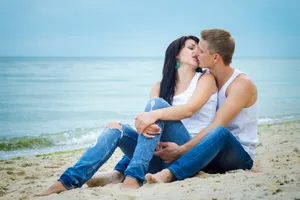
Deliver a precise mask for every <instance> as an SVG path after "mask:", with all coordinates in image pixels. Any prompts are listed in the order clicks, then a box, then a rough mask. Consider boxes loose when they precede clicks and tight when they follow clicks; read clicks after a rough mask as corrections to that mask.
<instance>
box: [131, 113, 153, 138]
mask: <svg viewBox="0 0 300 200" xmlns="http://www.w3.org/2000/svg"><path fill="white" fill-rule="evenodd" d="M156 121H157V117H156V116H155V115H154V113H153V112H144V113H142V114H140V115H138V116H137V117H136V118H135V128H136V130H137V132H139V133H144V132H145V129H146V128H147V127H148V126H149V125H150V124H153V123H154V122H156Z"/></svg>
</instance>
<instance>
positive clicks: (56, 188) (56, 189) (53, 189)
mask: <svg viewBox="0 0 300 200" xmlns="http://www.w3.org/2000/svg"><path fill="white" fill-rule="evenodd" d="M66 190H67V188H66V187H65V186H64V185H63V184H62V182H60V181H57V182H56V183H54V184H53V185H51V186H50V187H49V188H48V189H47V190H45V191H44V192H42V193H39V194H35V195H34V196H35V197H40V196H48V195H50V194H54V193H60V192H63V191H66Z"/></svg>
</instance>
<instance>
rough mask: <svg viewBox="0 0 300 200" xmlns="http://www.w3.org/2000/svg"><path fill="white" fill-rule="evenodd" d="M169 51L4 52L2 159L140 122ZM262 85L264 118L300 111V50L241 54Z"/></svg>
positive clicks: (77, 144) (0, 61)
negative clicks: (298, 53)
mask: <svg viewBox="0 0 300 200" xmlns="http://www.w3.org/2000/svg"><path fill="white" fill-rule="evenodd" d="M162 66H163V58H132V57H130V58H127V57H107V58H105V57H103V58H94V57H82V58H73V57H72V58H63V57H0V160H3V159H10V158H14V157H18V156H27V155H37V154H45V153H51V152H56V151H66V150H74V149H80V148H84V147H88V146H89V145H90V144H91V143H93V141H94V140H96V139H97V137H98V135H99V134H100V133H101V130H102V129H103V127H104V126H105V125H106V124H107V122H110V121H120V122H124V123H127V124H131V125H133V123H134V117H135V116H136V115H137V114H139V113H140V112H142V111H143V109H144V106H145V105H146V102H147V100H148V99H149V93H150V90H151V88H152V86H153V84H154V83H156V82H157V81H159V80H160V79H161V71H162ZM232 66H233V67H234V68H237V69H240V70H241V71H243V72H245V73H246V74H248V75H249V76H250V77H251V78H252V79H253V81H254V82H255V83H256V85H257V87H258V92H259V98H258V108H259V123H260V124H266V123H267V124H272V123H277V122H284V121H292V120H296V119H300V89H299V86H300V58H293V59H290V58H234V60H233V63H232Z"/></svg>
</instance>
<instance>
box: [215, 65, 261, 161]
mask: <svg viewBox="0 0 300 200" xmlns="http://www.w3.org/2000/svg"><path fill="white" fill-rule="evenodd" d="M241 73H242V72H240V71H239V70H237V69H236V70H234V72H233V74H232V76H231V77H230V78H229V80H228V81H227V82H226V83H225V84H224V85H223V87H222V88H221V89H220V90H219V94H218V108H220V107H221V106H222V104H223V103H224V101H225V100H226V90H227V88H228V86H229V85H230V84H231V83H232V81H233V80H234V79H235V78H236V77H237V76H238V75H239V74H241ZM256 103H257V102H255V103H254V104H253V105H252V106H250V107H248V108H243V109H242V111H241V112H240V113H239V114H238V115H237V116H236V117H235V118H234V119H233V120H232V121H231V122H230V124H229V125H228V126H227V127H226V128H227V129H228V130H229V131H230V132H231V133H232V134H233V135H234V136H235V137H236V139H237V140H238V141H239V142H240V143H241V145H242V146H243V148H244V149H245V151H246V152H247V153H248V154H249V155H250V157H251V158H252V160H254V156H255V153H256V145H257V143H258V135H257V118H258V116H257V105H256Z"/></svg>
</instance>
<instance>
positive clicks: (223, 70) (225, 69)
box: [210, 65, 234, 91]
mask: <svg viewBox="0 0 300 200" xmlns="http://www.w3.org/2000/svg"><path fill="white" fill-rule="evenodd" d="M233 72H234V69H233V68H231V67H230V66H225V65H223V66H215V67H213V68H212V69H210V73H212V74H213V75H214V77H215V79H216V81H217V86H218V90H219V91H220V90H221V88H222V87H223V85H224V84H225V83H226V82H227V81H228V80H229V79H230V77H231V76H232V74H233Z"/></svg>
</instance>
